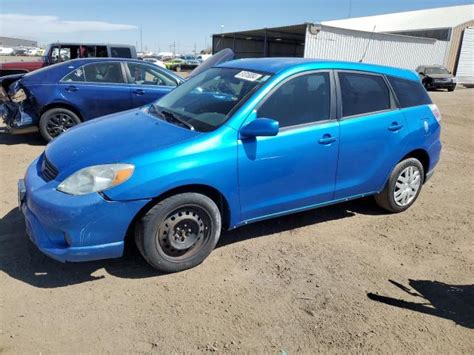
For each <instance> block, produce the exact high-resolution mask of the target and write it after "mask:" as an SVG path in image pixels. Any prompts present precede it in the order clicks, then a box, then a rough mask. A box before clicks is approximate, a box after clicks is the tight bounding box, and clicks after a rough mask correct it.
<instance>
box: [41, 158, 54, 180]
mask: <svg viewBox="0 0 474 355" xmlns="http://www.w3.org/2000/svg"><path fill="white" fill-rule="evenodd" d="M41 176H43V179H44V180H45V181H51V180H53V179H55V178H56V176H58V170H57V169H56V168H55V167H54V165H53V164H51V162H50V161H49V160H48V158H46V155H43V162H42V163H41Z"/></svg>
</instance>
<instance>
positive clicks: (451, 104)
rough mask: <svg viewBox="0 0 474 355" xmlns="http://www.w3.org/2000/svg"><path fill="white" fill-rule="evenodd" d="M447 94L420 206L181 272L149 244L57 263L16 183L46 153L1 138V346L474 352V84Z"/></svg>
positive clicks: (371, 209)
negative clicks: (163, 270) (37, 234)
mask: <svg viewBox="0 0 474 355" xmlns="http://www.w3.org/2000/svg"><path fill="white" fill-rule="evenodd" d="M431 95H432V97H433V99H434V101H435V102H436V103H437V104H438V105H439V107H440V109H441V111H442V113H443V121H442V124H443V133H442V139H443V144H444V147H443V153H442V160H441V163H440V165H439V166H438V169H437V171H436V173H435V175H434V177H433V178H432V179H431V180H430V181H429V182H428V183H427V184H426V185H425V186H424V188H423V191H422V193H421V196H420V198H419V199H418V201H417V202H416V204H415V205H414V206H413V208H411V209H410V210H408V211H407V212H405V213H402V214H398V215H387V214H383V213H382V211H381V210H379V209H378V208H377V207H375V205H374V204H373V203H372V202H371V200H370V199H367V200H361V201H355V202H351V203H346V204H342V205H338V206H333V207H328V208H323V209H319V210H313V211H309V212H305V213H300V214H297V215H293V216H288V217H284V218H278V219H274V220H270V221H266V222H261V223H258V224H254V225H250V226H247V227H245V228H241V229H238V230H235V231H233V232H227V233H225V234H224V235H223V236H222V238H221V242H220V244H219V246H218V248H217V249H216V250H215V251H214V252H213V253H212V254H211V256H210V257H209V258H208V259H207V260H206V261H205V262H204V263H203V264H202V265H200V266H198V267H196V268H194V269H192V270H188V271H185V272H181V273H178V274H172V275H159V274H157V273H155V272H154V271H153V270H152V269H151V268H150V267H149V266H148V265H147V264H146V263H145V262H144V261H143V260H142V259H141V258H140V256H139V255H138V253H137V252H136V251H135V250H133V249H131V250H130V251H129V252H128V253H127V255H126V256H125V257H123V258H121V259H115V260H107V261H98V262H91V263H83V264H61V263H58V262H56V261H53V260H51V259H49V258H47V257H46V256H43V255H42V254H41V253H40V252H39V251H37V250H36V248H35V247H34V246H33V245H32V244H31V243H30V242H29V241H28V239H27V237H26V235H25V232H24V230H25V226H24V222H23V219H22V216H21V215H20V213H19V212H18V210H17V208H16V205H17V192H16V181H17V179H18V178H21V177H22V176H23V174H24V172H25V169H26V167H27V165H28V164H29V162H30V161H31V160H32V159H33V158H34V157H35V156H37V155H38V154H40V153H41V151H42V150H43V149H44V145H43V143H42V141H41V140H40V139H39V138H38V137H36V136H35V135H28V136H8V135H6V134H5V133H3V132H0V216H1V217H2V218H1V221H0V353H1V352H7V353H33V352H34V353H38V352H41V353H77V352H81V353H84V352H85V353H90V352H114V353H117V352H118V353H123V352H141V353H151V352H166V353H170V352H207V351H217V352H247V353H274V354H278V353H282V352H288V353H295V352H302V353H315V352H332V353H336V352H337V353H345V352H377V353H380V352H383V353H385V352H390V353H420V352H422V353H471V354H472V353H474V285H473V284H474V228H473V227H474V218H472V216H473V215H474V189H473V183H474V178H473V176H474V90H473V89H461V88H460V89H458V90H456V91H455V92H453V93H447V92H434V93H431ZM0 129H1V128H0ZM469 216H471V217H469Z"/></svg>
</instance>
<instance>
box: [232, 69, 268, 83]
mask: <svg viewBox="0 0 474 355" xmlns="http://www.w3.org/2000/svg"><path fill="white" fill-rule="evenodd" d="M235 77H236V78H237V79H243V80H247V81H255V80H258V79H260V78H261V77H262V74H258V73H254V72H251V71H246V70H242V71H241V72H239V73H237V74H235Z"/></svg>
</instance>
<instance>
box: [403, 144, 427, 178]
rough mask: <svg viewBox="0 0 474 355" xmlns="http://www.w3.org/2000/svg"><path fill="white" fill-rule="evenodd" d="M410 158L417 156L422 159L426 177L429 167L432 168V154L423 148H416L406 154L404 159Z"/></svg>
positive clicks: (416, 157)
mask: <svg viewBox="0 0 474 355" xmlns="http://www.w3.org/2000/svg"><path fill="white" fill-rule="evenodd" d="M408 158H415V159H418V160H419V161H420V163H421V165H423V170H424V173H425V178H426V174H427V173H428V169H429V168H430V156H429V155H428V153H427V152H426V150H423V149H417V150H414V151H412V152H410V153H408V154H407V155H405V156H404V157H403V159H402V160H405V159H408ZM402 160H400V161H402Z"/></svg>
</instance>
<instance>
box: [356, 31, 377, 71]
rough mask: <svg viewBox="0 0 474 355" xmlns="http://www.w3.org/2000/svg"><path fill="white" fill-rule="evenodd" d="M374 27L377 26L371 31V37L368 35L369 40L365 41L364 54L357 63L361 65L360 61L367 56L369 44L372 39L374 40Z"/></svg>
mask: <svg viewBox="0 0 474 355" xmlns="http://www.w3.org/2000/svg"><path fill="white" fill-rule="evenodd" d="M375 27H377V25H374V29H373V30H372V33H371V35H370V38H369V40H368V41H367V46H366V47H365V51H364V54H362V57H361V58H360V60H359V63H362V61H363V60H364V58H365V55H366V54H367V51H368V50H369V46H370V42H372V39H373V38H374V33H375Z"/></svg>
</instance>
